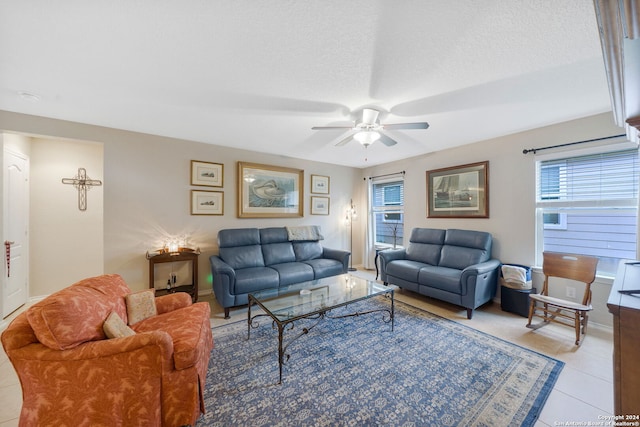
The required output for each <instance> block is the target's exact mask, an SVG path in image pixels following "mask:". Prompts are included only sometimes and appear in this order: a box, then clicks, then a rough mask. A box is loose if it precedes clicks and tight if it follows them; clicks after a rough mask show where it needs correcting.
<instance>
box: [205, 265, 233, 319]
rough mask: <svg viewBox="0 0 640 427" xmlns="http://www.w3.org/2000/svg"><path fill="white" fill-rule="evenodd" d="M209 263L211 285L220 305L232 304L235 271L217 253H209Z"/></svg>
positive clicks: (229, 305)
mask: <svg viewBox="0 0 640 427" xmlns="http://www.w3.org/2000/svg"><path fill="white" fill-rule="evenodd" d="M209 263H210V264H211V285H212V287H213V293H214V294H215V296H216V299H217V300H218V302H219V303H220V305H222V307H232V306H234V305H235V295H234V288H235V285H236V271H235V270H234V269H233V268H232V267H231V266H230V265H229V264H227V263H226V262H224V261H223V260H222V259H221V258H220V257H219V256H217V255H211V256H210V257H209Z"/></svg>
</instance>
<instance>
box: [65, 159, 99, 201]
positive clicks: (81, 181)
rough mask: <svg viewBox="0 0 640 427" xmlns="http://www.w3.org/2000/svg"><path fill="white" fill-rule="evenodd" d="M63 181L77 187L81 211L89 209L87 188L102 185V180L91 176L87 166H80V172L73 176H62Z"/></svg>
mask: <svg viewBox="0 0 640 427" xmlns="http://www.w3.org/2000/svg"><path fill="white" fill-rule="evenodd" d="M62 183H63V184H71V185H73V186H74V187H76V189H77V190H78V209H80V210H81V211H86V210H87V190H91V187H93V186H94V185H95V186H100V185H102V181H100V180H97V179H91V178H89V177H88V176H87V170H86V169H85V168H78V174H77V175H76V176H74V177H73V178H62Z"/></svg>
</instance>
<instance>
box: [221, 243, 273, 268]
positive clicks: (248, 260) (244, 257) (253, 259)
mask: <svg viewBox="0 0 640 427" xmlns="http://www.w3.org/2000/svg"><path fill="white" fill-rule="evenodd" d="M220 258H222V260H223V261H224V262H226V263H227V264H229V265H230V266H231V268H233V269H234V270H238V269H241V268H250V267H264V258H263V257H262V248H261V246H260V245H252V246H236V247H231V248H224V247H220Z"/></svg>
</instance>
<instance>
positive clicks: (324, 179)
mask: <svg viewBox="0 0 640 427" xmlns="http://www.w3.org/2000/svg"><path fill="white" fill-rule="evenodd" d="M311 192H312V193H314V194H329V177H328V176H322V175H311Z"/></svg>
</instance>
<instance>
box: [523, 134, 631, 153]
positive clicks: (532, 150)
mask: <svg viewBox="0 0 640 427" xmlns="http://www.w3.org/2000/svg"><path fill="white" fill-rule="evenodd" d="M621 136H626V135H625V134H620V135H613V136H605V137H603V138H595V139H587V140H586V141H576V142H568V143H566V144H558V145H550V146H549V147H542V148H529V149H528V150H527V149H524V150H522V154H528V153H533V154H536V152H537V151H542V150H549V149H551V148H559V147H567V146H569V145H576V144H584V143H586V142H595V141H604V140H606V139H612V138H619V137H621Z"/></svg>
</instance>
